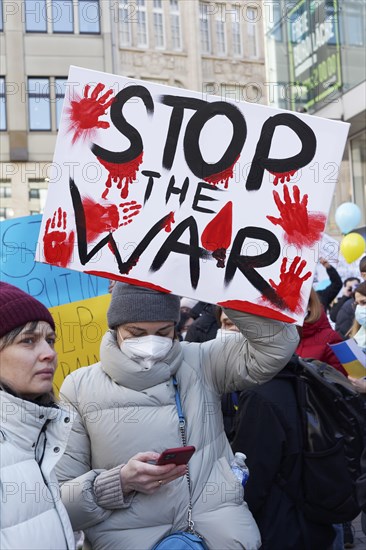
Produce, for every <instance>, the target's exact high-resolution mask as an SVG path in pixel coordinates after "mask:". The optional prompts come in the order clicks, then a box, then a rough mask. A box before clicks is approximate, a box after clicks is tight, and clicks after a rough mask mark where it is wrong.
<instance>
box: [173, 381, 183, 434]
mask: <svg viewBox="0 0 366 550" xmlns="http://www.w3.org/2000/svg"><path fill="white" fill-rule="evenodd" d="M173 384H174V389H175V404H176V406H177V412H178V417H179V425H182V426H184V425H185V423H186V421H185V418H184V414H183V410H182V404H181V401H180V395H179V390H178V382H177V379H176V378H175V376H173Z"/></svg>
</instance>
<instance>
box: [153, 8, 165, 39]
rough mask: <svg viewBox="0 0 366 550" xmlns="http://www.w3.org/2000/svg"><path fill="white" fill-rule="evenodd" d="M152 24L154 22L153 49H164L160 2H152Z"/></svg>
mask: <svg viewBox="0 0 366 550" xmlns="http://www.w3.org/2000/svg"><path fill="white" fill-rule="evenodd" d="M153 22H154V38H155V48H159V49H163V48H165V36H164V15H163V6H162V1H161V0H154V3H153Z"/></svg>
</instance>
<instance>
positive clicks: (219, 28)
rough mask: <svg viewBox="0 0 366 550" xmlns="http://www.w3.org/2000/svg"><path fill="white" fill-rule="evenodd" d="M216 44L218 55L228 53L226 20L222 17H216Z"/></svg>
mask: <svg viewBox="0 0 366 550" xmlns="http://www.w3.org/2000/svg"><path fill="white" fill-rule="evenodd" d="M216 45H217V55H226V34H225V21H223V20H222V19H221V17H219V18H218V19H216Z"/></svg>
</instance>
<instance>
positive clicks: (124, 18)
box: [119, 3, 132, 46]
mask: <svg viewBox="0 0 366 550" xmlns="http://www.w3.org/2000/svg"><path fill="white" fill-rule="evenodd" d="M130 11H131V4H127V3H121V4H120V5H119V42H120V45H121V46H132V33H131V20H132V15H131V13H130Z"/></svg>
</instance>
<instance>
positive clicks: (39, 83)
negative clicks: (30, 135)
mask: <svg viewBox="0 0 366 550" xmlns="http://www.w3.org/2000/svg"><path fill="white" fill-rule="evenodd" d="M28 110H29V129H30V130H51V111H50V82H49V79H48V78H28Z"/></svg>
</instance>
